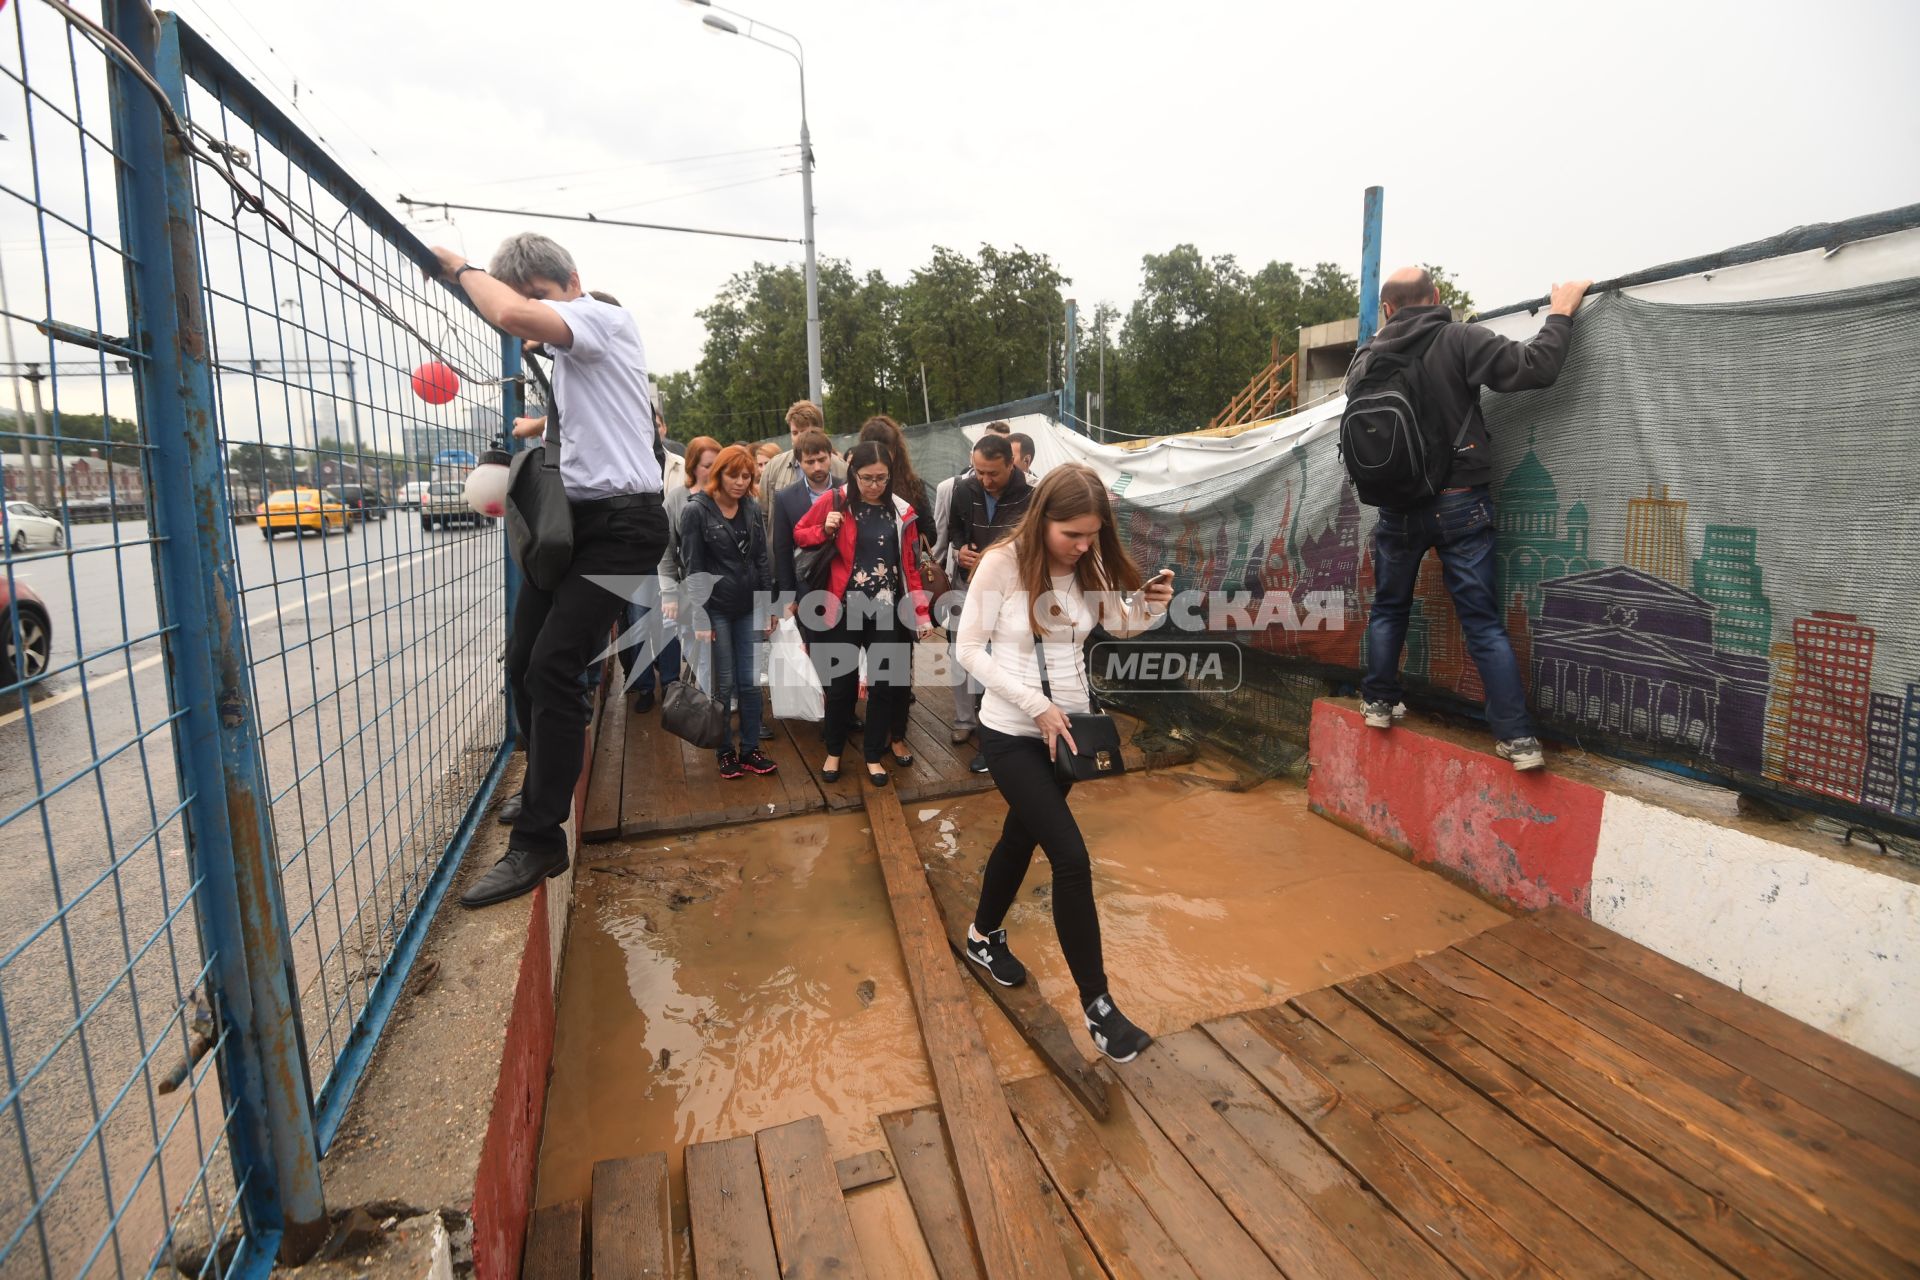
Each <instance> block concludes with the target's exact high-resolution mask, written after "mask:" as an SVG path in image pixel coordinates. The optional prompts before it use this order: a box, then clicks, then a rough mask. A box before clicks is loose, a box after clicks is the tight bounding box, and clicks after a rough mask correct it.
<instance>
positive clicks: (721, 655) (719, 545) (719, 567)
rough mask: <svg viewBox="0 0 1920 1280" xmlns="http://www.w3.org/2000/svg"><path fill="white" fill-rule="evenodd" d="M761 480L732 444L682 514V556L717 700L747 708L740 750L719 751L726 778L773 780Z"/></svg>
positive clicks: (768, 577)
mask: <svg viewBox="0 0 1920 1280" xmlns="http://www.w3.org/2000/svg"><path fill="white" fill-rule="evenodd" d="M756 474H757V468H756V467H755V465H754V458H753V454H751V453H749V452H748V451H747V450H746V449H745V448H744V447H742V446H740V445H737V444H736V445H728V446H727V447H726V448H725V449H722V450H721V451H720V455H719V456H718V457H717V458H715V459H714V462H713V471H712V473H711V474H709V475H708V476H707V479H706V483H705V484H704V485H702V486H701V488H700V489H699V490H697V491H696V492H695V493H694V495H693V497H692V498H690V499H688V501H687V506H686V509H685V510H684V511H682V512H681V513H680V556H681V562H682V567H683V568H684V569H685V571H686V584H687V587H688V592H687V594H688V595H689V597H690V599H689V600H688V601H687V602H686V603H688V604H691V605H692V607H693V609H694V610H695V620H694V638H695V639H696V640H701V641H708V642H711V643H712V645H713V697H714V701H716V702H718V703H720V704H721V705H722V706H726V705H728V703H729V701H730V700H732V699H735V698H737V699H738V700H739V704H740V745H739V747H738V748H737V749H736V748H735V747H734V745H733V742H732V741H731V739H729V741H727V742H726V743H725V744H724V745H722V746H721V747H719V748H718V750H717V751H716V752H715V758H716V759H717V760H718V762H719V765H720V776H721V777H723V778H738V777H740V776H742V775H743V774H747V773H763V774H764V773H774V772H777V771H778V770H779V767H780V766H778V765H776V764H775V763H774V762H773V761H771V760H769V759H767V757H766V754H765V753H764V752H762V751H761V750H760V686H759V684H758V683H756V682H755V680H754V674H753V673H754V670H755V664H754V653H755V650H757V649H758V648H759V645H760V640H761V637H762V636H763V635H764V634H766V633H767V632H769V631H771V630H772V629H773V628H772V624H771V620H770V618H769V616H768V615H767V610H766V603H765V602H766V600H767V599H768V598H770V597H771V596H772V593H773V570H772V568H771V565H770V562H769V561H768V559H767V525H766V521H764V520H763V519H761V516H760V508H759V507H758V506H757V505H756V504H755V503H754V500H753V496H752V491H753V482H754V480H755V478H756ZM703 592H704V594H705V597H706V599H705V602H704V606H703V605H702V603H701V600H700V597H701V595H702V594H703ZM729 729H731V718H729Z"/></svg>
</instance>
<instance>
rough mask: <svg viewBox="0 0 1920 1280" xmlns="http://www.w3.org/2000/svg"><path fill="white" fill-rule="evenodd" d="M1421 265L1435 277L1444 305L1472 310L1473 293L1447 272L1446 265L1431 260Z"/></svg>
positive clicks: (1434, 282) (1458, 309) (1434, 280)
mask: <svg viewBox="0 0 1920 1280" xmlns="http://www.w3.org/2000/svg"><path fill="white" fill-rule="evenodd" d="M1420 266H1421V267H1422V268H1423V269H1424V270H1425V271H1426V273H1427V274H1428V275H1430V276H1432V277H1433V287H1434V288H1436V289H1438V290H1439V291H1440V301H1441V303H1442V304H1443V305H1445V306H1449V307H1452V308H1453V309H1454V310H1456V311H1463V312H1469V313H1470V312H1472V310H1473V295H1472V294H1470V293H1468V292H1467V291H1466V290H1465V289H1462V288H1461V287H1460V284H1459V282H1458V281H1457V280H1455V279H1454V278H1453V277H1452V276H1450V275H1448V274H1447V269H1446V268H1445V267H1442V266H1439V265H1437V264H1435V263H1431V262H1423V263H1421V264H1420Z"/></svg>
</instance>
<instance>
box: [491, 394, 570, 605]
mask: <svg viewBox="0 0 1920 1280" xmlns="http://www.w3.org/2000/svg"><path fill="white" fill-rule="evenodd" d="M527 370H528V371H529V372H530V373H532V374H533V378H534V381H535V382H538V383H539V384H540V388H541V390H542V391H543V392H545V393H546V397H547V413H548V415H549V421H548V423H547V431H548V436H549V437H550V438H549V439H547V440H545V441H543V442H542V443H540V444H536V445H534V446H533V447H532V448H530V449H523V450H521V451H520V452H519V453H516V454H515V455H513V462H512V463H511V464H510V465H509V466H508V468H507V551H508V554H510V555H512V556H513V562H514V563H515V564H517V565H519V566H520V572H521V573H523V574H525V575H526V576H527V581H528V582H531V583H532V584H533V585H534V586H536V587H538V588H540V590H542V591H552V590H553V589H554V588H555V587H558V586H559V585H560V582H561V580H562V579H563V578H565V577H566V576H567V568H568V566H570V565H571V564H572V563H573V507H572V505H571V504H570V503H569V502H568V501H567V487H566V485H565V484H564V483H563V482H562V481H561V478H560V402H559V401H558V400H557V399H555V398H554V394H553V386H552V384H550V383H549V382H548V381H547V375H546V374H545V373H544V372H542V371H541V369H540V366H539V364H538V363H536V362H535V361H534V359H533V358H532V357H531V356H529V357H527Z"/></svg>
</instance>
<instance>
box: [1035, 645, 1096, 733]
mask: <svg viewBox="0 0 1920 1280" xmlns="http://www.w3.org/2000/svg"><path fill="white" fill-rule="evenodd" d="M1033 656H1034V660H1035V661H1037V662H1038V663H1039V664H1040V692H1041V694H1042V695H1044V696H1045V697H1046V700H1047V701H1048V702H1052V701H1053V684H1052V682H1050V681H1049V680H1048V679H1047V651H1046V646H1045V645H1043V644H1042V643H1041V642H1040V633H1039V632H1038V631H1036V632H1034V633H1033ZM1086 686H1087V710H1088V711H1090V712H1092V713H1094V714H1095V715H1098V714H1099V713H1100V699H1099V697H1098V695H1096V694H1095V693H1094V691H1093V677H1092V676H1091V675H1089V676H1088V677H1087V679H1086Z"/></svg>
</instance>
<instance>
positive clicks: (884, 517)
mask: <svg viewBox="0 0 1920 1280" xmlns="http://www.w3.org/2000/svg"><path fill="white" fill-rule="evenodd" d="M851 515H852V517H853V526H854V542H853V574H852V576H851V577H849V578H848V579H847V590H848V592H850V593H851V592H855V591H857V592H859V593H860V594H861V595H863V596H866V597H868V598H869V599H872V600H878V601H880V602H881V603H883V604H892V603H893V602H894V601H896V600H898V599H900V597H901V596H902V595H904V594H905V593H906V586H905V584H904V582H903V581H902V579H901V576H900V531H899V528H898V526H897V524H896V521H895V519H894V512H893V508H892V507H890V506H880V505H878V504H875V503H872V502H855V503H854V504H853V511H852V512H851Z"/></svg>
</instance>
